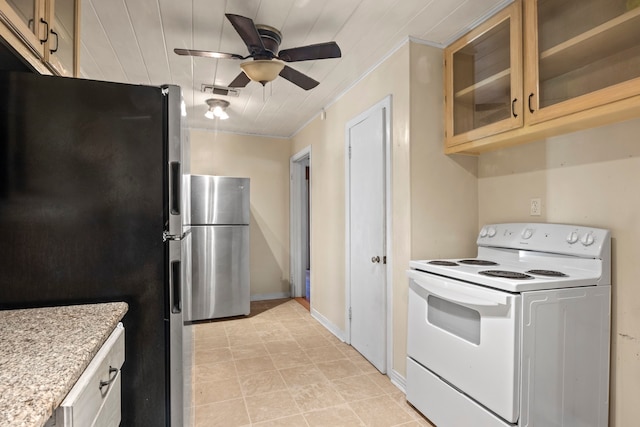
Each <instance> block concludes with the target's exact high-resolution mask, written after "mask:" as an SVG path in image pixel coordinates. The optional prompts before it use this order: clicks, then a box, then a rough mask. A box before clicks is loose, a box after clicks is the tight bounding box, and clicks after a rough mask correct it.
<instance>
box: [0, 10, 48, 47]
mask: <svg viewBox="0 0 640 427" xmlns="http://www.w3.org/2000/svg"><path fill="white" fill-rule="evenodd" d="M43 13H44V0H0V19H2V20H7V21H9V24H10V27H13V29H14V31H17V32H19V33H20V34H21V35H22V37H24V40H25V41H27V42H28V43H29V45H31V47H32V48H33V50H34V51H36V52H38V53H39V54H40V56H42V54H43V52H44V43H45V42H46V33H47V23H46V22H44V20H43V19H42V18H43Z"/></svg>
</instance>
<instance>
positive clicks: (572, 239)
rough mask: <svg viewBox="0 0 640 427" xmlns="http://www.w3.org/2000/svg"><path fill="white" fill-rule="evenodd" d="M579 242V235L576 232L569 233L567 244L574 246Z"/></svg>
mask: <svg viewBox="0 0 640 427" xmlns="http://www.w3.org/2000/svg"><path fill="white" fill-rule="evenodd" d="M577 241H578V233H577V232H576V231H572V232H571V233H569V235H568V236H567V242H568V243H569V244H571V245H573V244H574V243H575V242H577Z"/></svg>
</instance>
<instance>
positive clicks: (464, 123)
mask: <svg viewBox="0 0 640 427" xmlns="http://www.w3.org/2000/svg"><path fill="white" fill-rule="evenodd" d="M521 7H522V5H521V3H520V2H519V1H516V2H515V3H513V4H512V5H511V6H509V7H507V8H506V9H504V10H503V11H502V12H500V13H498V14H497V15H495V16H494V17H493V18H490V19H489V20H488V21H487V22H486V23H485V24H483V25H481V26H480V27H478V28H476V29H475V30H473V31H472V32H470V33H469V34H467V35H466V36H464V37H463V38H461V39H460V40H458V41H457V42H455V43H453V44H452V45H451V46H449V47H448V48H447V49H446V50H445V79H446V81H445V88H446V98H445V104H446V128H447V133H446V135H447V145H448V146H451V145H457V144H460V143H463V142H467V141H471V140H473V139H477V138H481V137H484V136H488V135H492V134H495V133H499V132H504V131H506V130H509V129H513V128H515V127H520V126H522V123H523V121H522V115H523V114H522V110H523V102H522V59H521V55H522V48H521V40H522V33H521V31H522V29H521V14H522V11H521Z"/></svg>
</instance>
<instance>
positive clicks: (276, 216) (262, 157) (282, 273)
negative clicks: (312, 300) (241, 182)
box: [191, 130, 291, 298]
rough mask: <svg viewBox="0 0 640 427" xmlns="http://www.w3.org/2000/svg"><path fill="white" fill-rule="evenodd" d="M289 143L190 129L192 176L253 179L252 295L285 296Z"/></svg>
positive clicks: (287, 253)
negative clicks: (223, 176) (224, 176)
mask: <svg viewBox="0 0 640 427" xmlns="http://www.w3.org/2000/svg"><path fill="white" fill-rule="evenodd" d="M290 153H291V143H290V141H289V140H288V139H278V138H265V137H258V136H248V135H234V134H227V133H218V132H210V131H203V130H191V173H193V174H203V175H226V176H239V177H249V178H251V228H250V235H251V237H250V239H251V249H250V257H251V261H250V263H251V272H250V274H251V295H252V298H256V297H257V298H264V297H275V296H278V295H280V296H282V295H284V294H287V295H288V293H289V157H290Z"/></svg>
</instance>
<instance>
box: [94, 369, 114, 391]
mask: <svg viewBox="0 0 640 427" xmlns="http://www.w3.org/2000/svg"><path fill="white" fill-rule="evenodd" d="M114 374H115V375H114ZM117 376H118V369H116V368H113V367H111V366H109V379H108V380H107V381H100V386H99V387H98V388H99V389H100V392H102V388H103V387H108V386H109V384H111V383H112V382H113V380H115V379H116V377H117Z"/></svg>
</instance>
